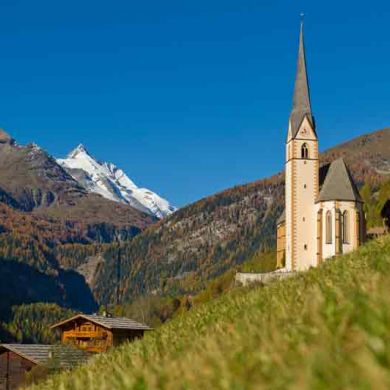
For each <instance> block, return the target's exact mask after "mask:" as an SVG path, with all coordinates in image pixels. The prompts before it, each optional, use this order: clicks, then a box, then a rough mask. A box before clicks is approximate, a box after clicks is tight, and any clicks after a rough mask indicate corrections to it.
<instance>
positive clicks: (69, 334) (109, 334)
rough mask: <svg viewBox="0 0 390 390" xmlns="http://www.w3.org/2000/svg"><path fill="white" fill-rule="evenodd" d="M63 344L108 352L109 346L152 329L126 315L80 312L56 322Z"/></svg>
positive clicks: (129, 339) (138, 336)
mask: <svg viewBox="0 0 390 390" xmlns="http://www.w3.org/2000/svg"><path fill="white" fill-rule="evenodd" d="M51 329H58V330H60V332H61V342H62V344H71V345H73V346H74V347H76V348H79V349H81V350H85V351H88V352H96V353H99V352H106V351H107V350H108V349H109V348H111V347H113V346H117V345H120V344H122V343H123V342H125V341H132V340H134V339H136V338H140V337H142V336H143V335H144V333H145V331H149V330H152V329H151V328H149V326H147V325H144V324H141V323H139V322H136V321H134V320H131V319H129V318H124V317H107V316H99V315H86V314H78V315H76V316H74V317H71V318H69V319H67V320H64V321H61V322H59V323H58V324H55V325H53V326H52V327H51Z"/></svg>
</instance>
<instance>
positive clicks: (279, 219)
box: [276, 209, 286, 225]
mask: <svg viewBox="0 0 390 390" xmlns="http://www.w3.org/2000/svg"><path fill="white" fill-rule="evenodd" d="M283 222H286V209H284V210H283V212H282V214H280V217H279V218H278V219H277V220H276V225H280V224H281V223H283Z"/></svg>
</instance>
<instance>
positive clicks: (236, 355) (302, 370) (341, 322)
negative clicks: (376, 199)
mask: <svg viewBox="0 0 390 390" xmlns="http://www.w3.org/2000/svg"><path fill="white" fill-rule="evenodd" d="M389 286H390V236H387V237H385V238H382V239H380V240H378V241H376V242H371V243H369V244H367V245H365V246H364V247H362V248H360V250H359V251H357V252H355V253H353V254H352V255H347V256H343V257H340V258H337V259H334V260H330V261H328V262H326V263H325V264H324V265H323V266H321V267H319V268H317V269H312V270H310V271H309V272H307V273H303V274H300V275H298V276H296V277H293V278H291V279H288V280H284V281H280V282H274V283H271V284H269V285H267V286H265V287H261V286H259V287H256V288H253V289H236V290H233V291H232V292H231V293H228V294H226V295H224V296H222V297H221V298H219V299H216V300H214V301H211V302H209V303H206V304H204V305H199V306H197V307H195V308H193V309H192V310H190V311H189V312H188V313H185V314H183V315H181V316H178V317H176V318H175V319H174V320H172V321H171V322H168V323H167V324H165V325H163V326H162V327H160V328H159V329H158V330H156V331H154V332H152V333H150V334H148V335H147V336H146V337H145V338H144V339H143V340H140V341H137V342H135V343H133V344H128V345H125V346H123V347H120V348H118V349H116V350H113V351H112V352H111V353H108V354H106V355H101V356H99V357H96V358H94V360H92V361H91V362H90V363H89V364H88V365H86V366H82V367H79V368H78V369H76V370H75V371H73V372H69V373H63V374H61V375H58V376H54V377H52V378H51V379H50V380H49V381H47V382H46V383H44V384H42V383H41V384H39V385H38V386H37V387H36V388H39V389H76V390H77V389H83V390H85V389H136V390H143V389H259V388H272V389H286V388H290V389H329V388H332V389H350V388H354V389H369V388H372V389H387V388H389V386H390V294H389V290H390V287H389Z"/></svg>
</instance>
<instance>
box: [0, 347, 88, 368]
mask: <svg viewBox="0 0 390 390" xmlns="http://www.w3.org/2000/svg"><path fill="white" fill-rule="evenodd" d="M4 350H7V351H10V352H14V353H15V354H17V355H19V356H21V357H23V358H24V359H27V360H29V361H30V362H33V363H35V364H38V365H44V364H47V363H49V362H50V360H51V359H53V361H55V362H58V364H59V366H60V367H63V368H69V367H73V366H75V365H77V364H80V363H83V362H85V361H86V360H87V359H88V357H89V356H91V354H89V353H88V352H85V351H82V350H80V349H76V348H72V347H70V346H64V345H46V344H0V352H1V351H4Z"/></svg>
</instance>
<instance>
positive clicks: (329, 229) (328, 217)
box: [325, 211, 332, 244]
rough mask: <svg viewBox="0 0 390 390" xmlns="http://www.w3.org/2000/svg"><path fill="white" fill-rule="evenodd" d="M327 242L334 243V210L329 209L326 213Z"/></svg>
mask: <svg viewBox="0 0 390 390" xmlns="http://www.w3.org/2000/svg"><path fill="white" fill-rule="evenodd" d="M325 222H326V243H327V244H331V243H332V212H331V211H327V213H326V220H325Z"/></svg>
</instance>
